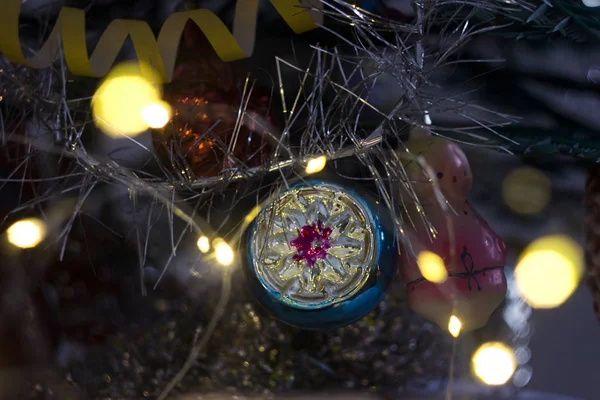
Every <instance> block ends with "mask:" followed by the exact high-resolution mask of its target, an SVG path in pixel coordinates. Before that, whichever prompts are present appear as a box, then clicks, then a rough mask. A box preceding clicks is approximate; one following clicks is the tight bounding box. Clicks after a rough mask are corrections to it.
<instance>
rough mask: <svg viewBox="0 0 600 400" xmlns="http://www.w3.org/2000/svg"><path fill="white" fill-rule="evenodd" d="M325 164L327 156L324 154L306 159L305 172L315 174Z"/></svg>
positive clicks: (321, 169)
mask: <svg viewBox="0 0 600 400" xmlns="http://www.w3.org/2000/svg"><path fill="white" fill-rule="evenodd" d="M325 165H327V157H325V156H320V157H316V158H313V159H311V160H308V163H306V173H307V174H308V175H310V174H316V173H317V172H321V171H323V169H324V168H325Z"/></svg>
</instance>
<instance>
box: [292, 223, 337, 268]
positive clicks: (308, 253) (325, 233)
mask: <svg viewBox="0 0 600 400" xmlns="http://www.w3.org/2000/svg"><path fill="white" fill-rule="evenodd" d="M331 232H332V230H331V228H325V227H323V224H322V223H321V221H319V220H317V222H316V223H314V224H312V225H305V226H303V227H302V229H300V230H299V231H298V237H297V238H296V239H294V240H292V241H291V242H290V246H292V247H294V248H296V254H294V261H296V262H300V261H306V263H307V264H308V266H309V267H313V266H314V265H315V263H316V262H317V260H322V259H324V258H325V256H327V250H328V249H330V248H331V243H329V236H330V235H331Z"/></svg>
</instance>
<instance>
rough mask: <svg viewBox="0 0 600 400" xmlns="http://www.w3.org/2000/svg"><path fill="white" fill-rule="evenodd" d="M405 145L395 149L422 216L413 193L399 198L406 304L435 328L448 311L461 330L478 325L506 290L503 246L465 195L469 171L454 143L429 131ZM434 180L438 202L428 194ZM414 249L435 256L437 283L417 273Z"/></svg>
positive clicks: (445, 323) (447, 316) (469, 183)
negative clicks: (439, 269) (439, 268)
mask: <svg viewBox="0 0 600 400" xmlns="http://www.w3.org/2000/svg"><path fill="white" fill-rule="evenodd" d="M405 145H406V147H407V149H408V150H409V152H407V153H406V154H402V157H403V159H404V160H406V161H405V162H404V165H405V168H406V170H407V173H408V177H409V179H410V181H411V182H412V186H413V188H414V191H415V194H416V196H417V198H418V200H419V201H420V204H421V207H422V213H423V214H424V215H425V217H426V218H427V220H428V221H429V222H430V224H429V225H426V224H425V223H424V222H423V218H422V217H423V216H422V215H420V212H419V208H418V207H417V204H416V202H415V200H414V199H412V198H411V199H405V205H406V209H407V211H406V215H405V216H406V219H405V221H406V222H407V230H406V238H407V239H408V240H409V241H410V246H406V245H405V246H404V249H403V250H404V251H403V254H402V257H400V272H401V274H402V278H403V279H404V281H405V283H406V284H407V299H408V303H409V305H410V307H411V308H412V309H413V310H414V311H415V312H416V313H417V314H419V315H420V316H422V317H423V318H424V319H426V320H429V321H431V322H433V323H435V324H437V325H439V326H440V327H441V328H442V329H448V324H449V321H450V317H451V316H453V315H454V316H455V317H457V318H458V319H459V320H460V322H461V324H462V325H461V332H465V331H469V330H473V329H478V328H481V327H482V326H484V325H485V324H486V323H487V321H488V319H489V317H490V315H491V314H492V312H493V311H494V310H495V309H496V308H497V307H498V306H499V305H500V304H501V303H502V301H503V300H504V297H505V294H506V276H505V275H504V264H505V261H506V245H505V243H504V241H503V240H502V239H501V238H500V237H499V236H498V235H497V234H496V233H495V232H494V231H493V230H492V228H491V227H490V226H489V225H488V224H487V223H486V222H485V221H484V220H483V218H482V217H481V216H480V215H479V214H478V213H477V212H476V211H475V210H474V209H473V208H472V207H471V206H470V205H469V203H468V201H467V194H468V192H469V191H470V190H471V187H472V182H473V176H472V173H471V168H470V166H469V162H468V161H467V158H466V156H465V154H464V153H463V151H462V150H461V149H460V147H459V146H458V145H456V144H455V143H453V142H451V141H448V140H445V139H441V138H437V137H428V138H422V139H415V140H410V141H408V142H406V143H405ZM417 158H418V159H419V160H420V162H419V160H418V159H417ZM423 163H424V165H427V168H423V167H422V164H423ZM431 175H434V176H431ZM436 182H437V186H438V188H439V190H440V192H441V194H442V195H443V196H444V197H445V202H446V205H445V206H444V204H443V203H442V204H440V202H439V201H438V199H437V198H436V196H435V191H434V188H435V183H436ZM440 199H441V198H440ZM441 200H442V201H443V200H444V199H441ZM429 228H433V229H431V230H430V229H429ZM422 251H430V252H433V253H435V254H437V255H438V256H440V257H441V258H442V260H443V261H444V266H445V268H446V270H447V273H448V278H447V279H446V280H445V281H444V282H442V283H434V282H430V281H428V280H426V279H425V278H423V275H422V273H421V270H420V268H419V266H418V264H417V261H416V258H415V257H416V255H418V254H419V253H420V252H422Z"/></svg>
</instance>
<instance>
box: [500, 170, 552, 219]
mask: <svg viewBox="0 0 600 400" xmlns="http://www.w3.org/2000/svg"><path fill="white" fill-rule="evenodd" d="M551 192H552V185H551V183H550V179H548V177H547V176H546V175H544V173H543V172H542V171H540V170H538V169H535V168H531V167H524V168H518V169H516V170H514V171H512V172H511V173H510V174H508V175H507V176H506V178H504V181H503V182H502V197H503V199H504V203H505V204H506V205H507V206H508V207H509V208H510V209H511V210H512V211H514V212H515V213H518V214H538V213H540V212H541V211H542V210H544V208H546V206H547V205H548V203H550V197H551Z"/></svg>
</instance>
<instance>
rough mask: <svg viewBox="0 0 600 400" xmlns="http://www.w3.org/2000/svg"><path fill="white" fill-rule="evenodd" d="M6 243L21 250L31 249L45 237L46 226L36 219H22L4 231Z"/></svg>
mask: <svg viewBox="0 0 600 400" xmlns="http://www.w3.org/2000/svg"><path fill="white" fill-rule="evenodd" d="M6 235H7V238H8V242H9V243H10V244H12V245H13V246H15V247H19V248H21V249H31V248H34V247H36V246H37V245H39V244H40V243H41V242H42V241H43V240H44V238H45V237H46V225H45V224H44V222H43V221H41V220H39V219H37V218H29V219H23V220H21V221H17V222H15V223H14V224H12V225H11V226H10V227H9V228H8V229H7V231H6Z"/></svg>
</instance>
